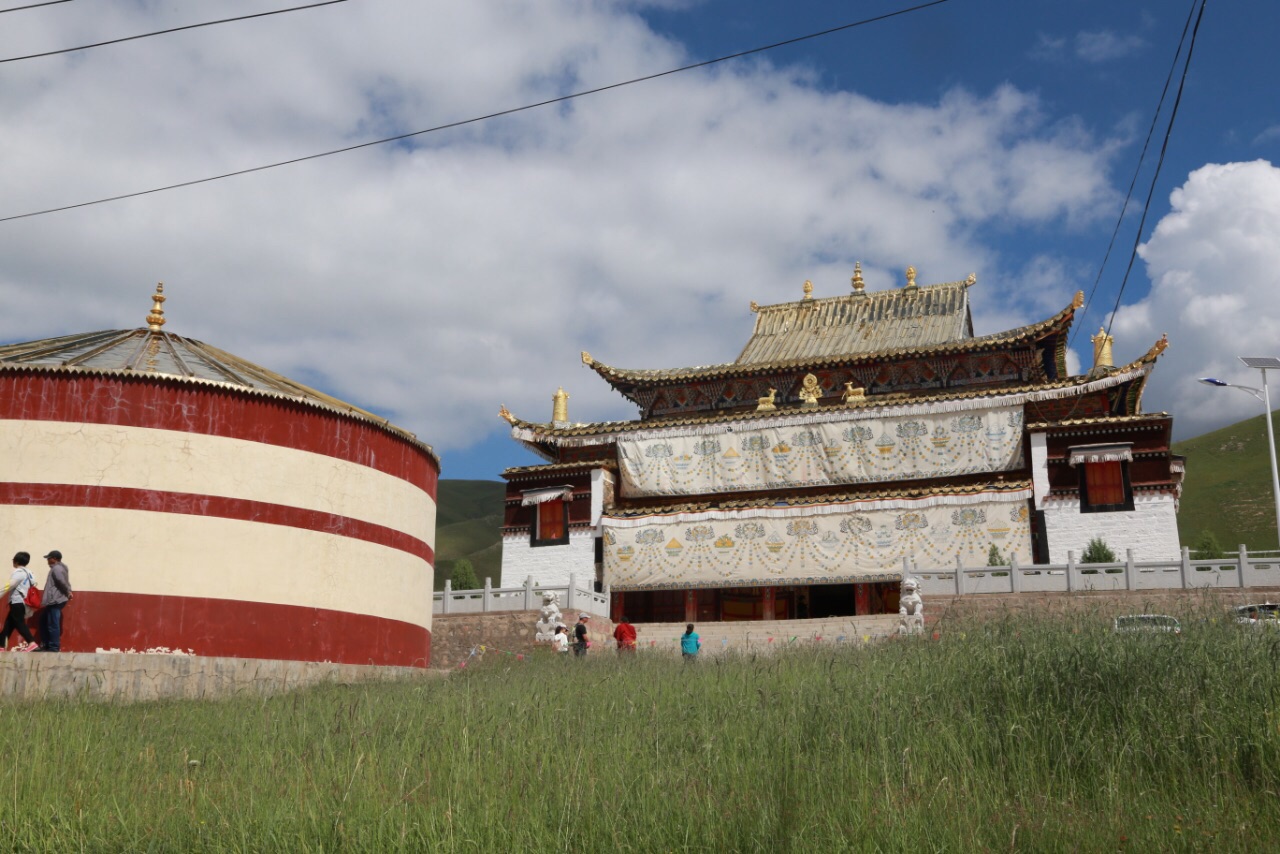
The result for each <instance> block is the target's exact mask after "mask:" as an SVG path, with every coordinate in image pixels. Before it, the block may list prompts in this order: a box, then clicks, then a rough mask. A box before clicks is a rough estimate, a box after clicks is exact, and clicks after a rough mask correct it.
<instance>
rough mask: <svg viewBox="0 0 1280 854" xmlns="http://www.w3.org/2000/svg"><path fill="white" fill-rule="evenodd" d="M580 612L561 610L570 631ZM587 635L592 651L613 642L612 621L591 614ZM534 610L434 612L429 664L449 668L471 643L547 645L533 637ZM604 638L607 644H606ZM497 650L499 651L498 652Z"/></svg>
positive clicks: (524, 649) (523, 648)
mask: <svg viewBox="0 0 1280 854" xmlns="http://www.w3.org/2000/svg"><path fill="white" fill-rule="evenodd" d="M579 613H590V612H585V611H584V612H578V611H575V612H573V613H572V614H570V613H567V612H566V613H565V614H564V622H565V625H566V626H568V627H569V630H570V631H571V632H572V631H573V624H574V623H576V622H577V620H578V614H579ZM590 616H591V620H590V621H589V632H590V634H589V637H590V639H591V652H592V653H594V652H596V651H597V650H603V649H605V648H606V646H608V645H612V644H613V622H612V621H610V620H609V618H608V617H605V616H601V615H599V614H591V615H590ZM537 622H538V612H537V611H498V612H496V613H494V612H490V613H488V614H436V616H435V620H434V622H433V623H432V631H431V666H432V668H438V669H448V668H453V667H457V666H458V663H459V662H461V661H465V660H466V659H467V657H468V656H469V655H470V654H471V650H472V649H473V648H474V647H477V646H480V645H484V646H486V647H492V648H493V650H494V651H501V652H514V653H517V654H529V653H533V652H535V651H536V650H539V649H549V648H550V646H551V645H550V644H548V643H538V642H537V641H535V640H534V639H533V636H534V635H535V634H536V633H537V632H536V630H535V629H534V625H535V624H536V623H537ZM606 641H607V642H608V644H606ZM501 652H499V654H501Z"/></svg>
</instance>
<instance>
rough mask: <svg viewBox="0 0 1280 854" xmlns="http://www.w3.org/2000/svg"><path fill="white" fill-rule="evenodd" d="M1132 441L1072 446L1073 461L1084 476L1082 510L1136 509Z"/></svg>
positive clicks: (1070, 460)
mask: <svg viewBox="0 0 1280 854" xmlns="http://www.w3.org/2000/svg"><path fill="white" fill-rule="evenodd" d="M1132 459H1133V452H1132V446H1131V445H1128V444H1111V445H1083V446H1080V447H1075V448H1072V449H1071V452H1070V457H1069V462H1070V464H1071V465H1073V466H1075V467H1076V470H1077V471H1078V472H1079V477H1080V512H1081V513H1109V512H1116V511H1125V510H1132V509H1133V484H1132V483H1131V482H1130V480H1129V462H1130V461H1131V460H1132Z"/></svg>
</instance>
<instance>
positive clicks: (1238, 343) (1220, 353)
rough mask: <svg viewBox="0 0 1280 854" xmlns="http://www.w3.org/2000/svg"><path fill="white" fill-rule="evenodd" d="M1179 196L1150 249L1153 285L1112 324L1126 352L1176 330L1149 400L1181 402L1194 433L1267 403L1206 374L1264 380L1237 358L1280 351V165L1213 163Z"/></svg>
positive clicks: (1244, 381) (1151, 405)
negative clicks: (1203, 380) (1213, 383)
mask: <svg viewBox="0 0 1280 854" xmlns="http://www.w3.org/2000/svg"><path fill="white" fill-rule="evenodd" d="M1171 203H1172V208H1173V209H1172V211H1171V212H1170V213H1169V214H1167V215H1166V216H1165V217H1164V218H1163V219H1162V220H1161V221H1160V222H1159V224H1158V225H1157V226H1156V228H1155V230H1154V231H1153V233H1152V235H1151V239H1150V240H1149V241H1147V243H1145V244H1144V245H1143V246H1142V247H1141V250H1140V252H1141V256H1142V259H1143V260H1144V261H1145V262H1146V265H1147V270H1148V273H1149V274H1150V277H1151V280H1152V282H1153V285H1152V288H1151V292H1150V294H1148V295H1147V297H1146V298H1144V299H1143V300H1141V301H1140V302H1138V303H1137V304H1135V305H1131V306H1124V307H1122V308H1121V310H1120V312H1119V313H1118V314H1117V316H1116V320H1115V324H1114V326H1113V330H1112V331H1113V334H1114V335H1115V336H1116V347H1117V352H1116V355H1117V358H1118V359H1119V358H1121V355H1120V354H1121V352H1124V351H1127V352H1128V353H1129V354H1130V355H1131V356H1132V355H1137V354H1139V353H1141V352H1142V351H1143V350H1144V349H1145V348H1146V347H1147V346H1149V343H1150V342H1152V341H1154V340H1155V339H1156V338H1157V337H1159V335H1160V333H1162V332H1168V333H1169V341H1170V346H1169V349H1168V350H1167V351H1166V352H1165V354H1164V355H1163V356H1162V357H1161V359H1160V361H1159V364H1158V365H1157V367H1156V370H1155V373H1154V374H1153V375H1152V379H1151V382H1150V385H1149V388H1148V391H1147V394H1146V399H1145V402H1144V405H1145V407H1146V408H1147V409H1149V410H1150V409H1168V410H1170V411H1172V412H1173V413H1174V415H1175V422H1174V423H1175V426H1176V428H1177V431H1178V434H1179V435H1180V436H1194V435H1197V434H1199V433H1202V432H1205V431H1207V430H1211V429H1214V428H1217V427H1221V426H1224V425H1226V424H1230V423H1232V422H1234V421H1237V420H1239V419H1242V418H1248V417H1251V416H1254V415H1258V414H1259V413H1260V412H1261V406H1260V405H1259V404H1258V403H1257V401H1255V400H1252V399H1250V398H1249V397H1248V396H1247V395H1245V394H1243V393H1241V392H1235V391H1232V390H1229V389H1220V388H1217V389H1216V388H1211V387H1209V386H1205V385H1201V384H1199V383H1197V382H1196V381H1195V379H1196V377H1201V376H1216V377H1219V378H1220V379H1224V380H1227V381H1228V382H1232V383H1237V384H1241V385H1250V386H1258V385H1260V384H1261V377H1260V375H1259V373H1258V372H1257V371H1256V370H1250V369H1248V368H1245V367H1244V366H1243V365H1241V364H1240V362H1239V361H1238V360H1237V358H1236V357H1237V356H1280V288H1277V287H1276V285H1277V278H1276V276H1277V270H1280V169H1277V168H1276V167H1275V166H1273V165H1272V164H1270V163H1267V162H1266V161H1261V160H1258V161H1253V162H1250V163H1228V164H1225V165H1218V164H1210V165H1207V166H1203V167H1201V168H1200V169H1197V170H1196V171H1194V172H1192V173H1191V175H1190V176H1189V177H1188V178H1187V181H1186V183H1185V184H1183V185H1182V186H1181V187H1180V188H1178V189H1177V190H1175V191H1174V192H1173V194H1172V196H1171ZM1276 379H1280V378H1277V377H1272V380H1276ZM1273 385H1274V386H1275V387H1276V388H1275V390H1276V392H1277V394H1276V395H1275V397H1276V401H1275V402H1277V403H1280V383H1273Z"/></svg>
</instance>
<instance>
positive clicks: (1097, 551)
mask: <svg viewBox="0 0 1280 854" xmlns="http://www.w3.org/2000/svg"><path fill="white" fill-rule="evenodd" d="M1080 562H1081V563H1115V562H1116V553H1115V552H1113V551H1111V546H1109V545H1107V544H1106V541H1104V540H1103V539H1102V537H1094V538H1093V539H1092V540H1090V541H1089V545H1088V546H1087V547H1085V550H1084V554H1083V555H1081V557H1080Z"/></svg>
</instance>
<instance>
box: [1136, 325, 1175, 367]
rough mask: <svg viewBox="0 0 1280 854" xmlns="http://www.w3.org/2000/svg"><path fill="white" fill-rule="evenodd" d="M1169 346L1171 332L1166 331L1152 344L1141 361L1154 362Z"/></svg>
mask: <svg viewBox="0 0 1280 854" xmlns="http://www.w3.org/2000/svg"><path fill="white" fill-rule="evenodd" d="M1168 348H1169V333H1168V332H1165V333H1164V334H1163V335H1161V336H1160V340H1159V341H1157V342H1156V343H1155V344H1152V345H1151V349H1150V350H1148V351H1147V355H1145V356H1143V357H1142V359H1141V360H1140V361H1143V362H1152V361H1155V358H1156V357H1157V356H1159V355H1160V354H1161V353H1163V352H1164V351H1165V350H1167V349H1168Z"/></svg>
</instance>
